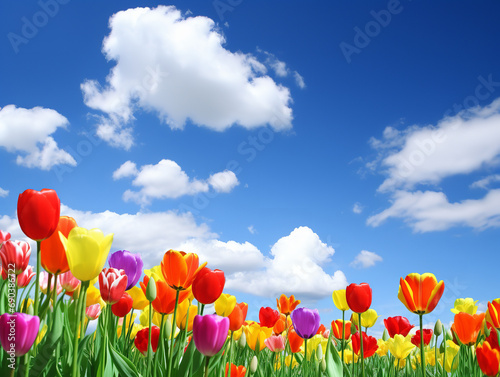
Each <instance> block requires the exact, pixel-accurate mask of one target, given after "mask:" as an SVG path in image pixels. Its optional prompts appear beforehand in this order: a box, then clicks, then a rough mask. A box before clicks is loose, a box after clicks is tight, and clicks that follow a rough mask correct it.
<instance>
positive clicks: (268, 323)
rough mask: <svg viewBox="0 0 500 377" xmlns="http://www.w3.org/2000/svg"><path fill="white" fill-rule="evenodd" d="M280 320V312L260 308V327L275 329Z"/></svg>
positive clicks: (268, 308)
mask: <svg viewBox="0 0 500 377" xmlns="http://www.w3.org/2000/svg"><path fill="white" fill-rule="evenodd" d="M278 319H280V312H279V311H277V310H274V309H273V308H270V307H267V308H260V310H259V321H260V325H261V326H264V327H274V325H275V324H276V322H278Z"/></svg>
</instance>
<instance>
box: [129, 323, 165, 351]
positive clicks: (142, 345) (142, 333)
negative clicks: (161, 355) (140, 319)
mask: <svg viewBox="0 0 500 377" xmlns="http://www.w3.org/2000/svg"><path fill="white" fill-rule="evenodd" d="M148 339H149V327H146V328H144V329H142V330H139V331H138V332H137V334H136V336H135V340H134V344H135V347H136V348H137V349H138V350H139V351H140V352H141V353H142V354H143V355H144V356H146V354H147V353H148ZM159 339H160V328H159V327H157V326H152V327H151V348H152V349H153V352H156V350H157V349H158V340H159Z"/></svg>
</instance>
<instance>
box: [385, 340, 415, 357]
mask: <svg viewBox="0 0 500 377" xmlns="http://www.w3.org/2000/svg"><path fill="white" fill-rule="evenodd" d="M409 338H410V337H409V336H406V337H404V336H403V335H399V334H396V335H395V336H394V338H390V339H388V340H387V345H388V346H389V351H390V352H391V354H392V355H393V356H394V357H395V358H396V359H398V360H402V359H406V358H407V357H408V355H409V354H410V352H411V351H412V350H413V349H414V348H415V345H414V344H412V343H413V342H412V341H410V339H409Z"/></svg>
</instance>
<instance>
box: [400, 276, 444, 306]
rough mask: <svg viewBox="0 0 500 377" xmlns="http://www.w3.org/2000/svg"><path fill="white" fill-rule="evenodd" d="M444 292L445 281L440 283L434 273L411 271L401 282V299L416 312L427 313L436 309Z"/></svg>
mask: <svg viewBox="0 0 500 377" xmlns="http://www.w3.org/2000/svg"><path fill="white" fill-rule="evenodd" d="M443 292H444V282H443V281H442V280H441V281H440V282H439V283H438V281H437V279H436V277H435V276H434V275H433V274H430V273H425V274H422V275H420V274H417V273H411V274H409V275H407V276H406V277H405V278H404V279H403V278H401V279H400V283H399V292H398V298H399V300H400V301H401V302H402V303H403V304H404V305H405V306H406V308H407V309H408V310H409V311H410V312H412V313H415V314H427V313H430V312H432V311H433V310H434V308H435V307H436V305H437V304H438V302H439V300H440V299H441V296H442V295H443Z"/></svg>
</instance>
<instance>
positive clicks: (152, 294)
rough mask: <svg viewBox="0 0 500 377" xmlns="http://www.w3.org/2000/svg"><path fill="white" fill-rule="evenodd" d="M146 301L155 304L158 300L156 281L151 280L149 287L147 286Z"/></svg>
mask: <svg viewBox="0 0 500 377" xmlns="http://www.w3.org/2000/svg"><path fill="white" fill-rule="evenodd" d="M146 299H147V300H148V301H149V302H153V301H154V300H155V299H156V283H155V279H153V278H152V277H151V278H149V281H148V285H147V286H146Z"/></svg>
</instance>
